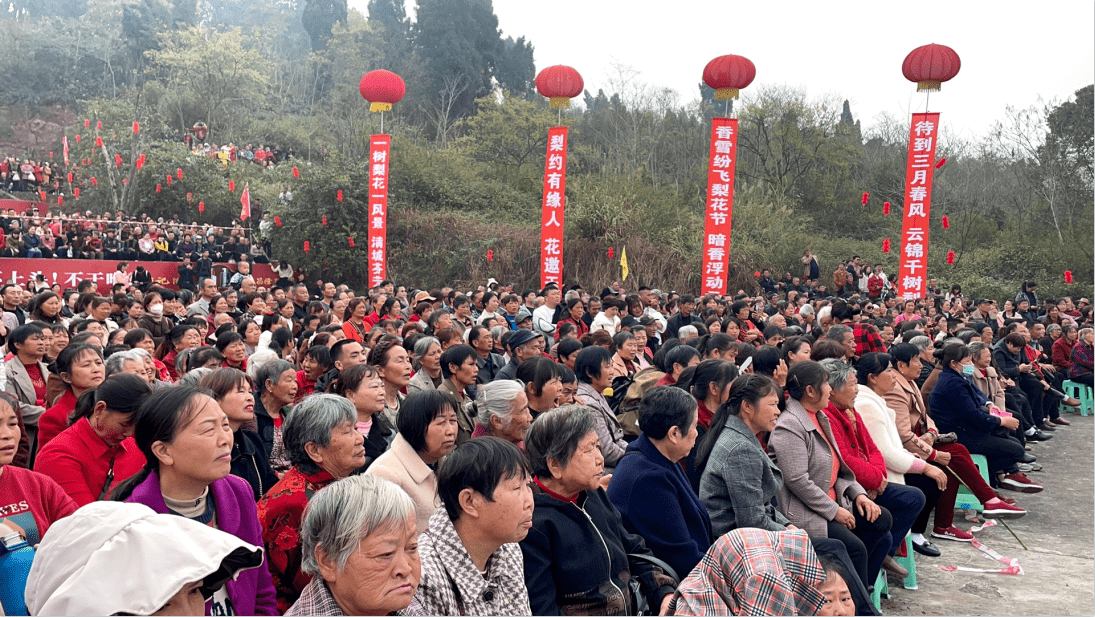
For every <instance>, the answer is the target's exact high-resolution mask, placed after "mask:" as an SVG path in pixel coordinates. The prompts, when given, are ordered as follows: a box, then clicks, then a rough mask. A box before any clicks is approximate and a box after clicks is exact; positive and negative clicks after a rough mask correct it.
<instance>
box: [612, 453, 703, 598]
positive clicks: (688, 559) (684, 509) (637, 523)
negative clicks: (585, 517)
mask: <svg viewBox="0 0 1095 617" xmlns="http://www.w3.org/2000/svg"><path fill="white" fill-rule="evenodd" d="M608 498H609V500H610V501H612V505H614V506H616V509H617V510H619V511H620V515H621V516H622V517H623V521H624V527H626V528H627V530H628V531H630V532H631V533H634V534H636V535H639V536H642V537H643V539H644V540H646V545H647V547H649V548H650V551H651V552H652V553H654V556H655V557H658V558H660V559H662V560H664V561H665V562H666V563H668V564H669V565H670V566H672V567H673V569H674V570H676V571H677V576H679V577H681V578H682V579H683V578H685V577H687V576H688V573H689V572H691V571H692V569H693V568H695V567H696V564H697V563H699V562H700V559H702V558H703V555H704V553H706V552H707V549H708V548H710V547H711V542H712V539H711V519H710V517H708V515H707V508H705V507H704V506H703V503H702V502H701V501H700V498H699V496H698V495H696V493H695V491H693V490H692V485H691V484H690V483H689V481H688V476H686V475H685V473H684V469H682V468H681V466H680V465H679V464H674V463H671V462H669V459H667V458H665V456H664V455H662V453H661V452H659V451H658V448H656V447H655V446H654V444H653V443H651V442H650V440H649V439H647V437H646V435H640V436H639V438H638V439H636V440H635V441H634V442H632V443H631V444H630V445H628V447H627V452H626V453H625V454H624V456H623V457H621V458H620V461H619V462H618V463H617V464H616V470H615V472H613V474H612V482H610V483H609V485H608Z"/></svg>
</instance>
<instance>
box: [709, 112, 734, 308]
mask: <svg viewBox="0 0 1095 617" xmlns="http://www.w3.org/2000/svg"><path fill="white" fill-rule="evenodd" d="M737 153H738V121H737V120H736V119H731V118H715V119H713V120H712V122H711V159H710V163H709V166H708V170H707V211H706V214H705V215H704V225H703V285H702V286H701V293H702V294H703V295H707V294H717V295H720V296H722V295H725V294H726V271H727V268H728V266H729V263H730V255H729V251H730V226H731V221H732V219H733V216H734V169H735V168H736V166H737Z"/></svg>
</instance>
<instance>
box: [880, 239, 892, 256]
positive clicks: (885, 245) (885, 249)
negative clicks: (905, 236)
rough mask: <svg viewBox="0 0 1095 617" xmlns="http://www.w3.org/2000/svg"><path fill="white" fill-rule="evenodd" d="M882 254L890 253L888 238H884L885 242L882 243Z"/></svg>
mask: <svg viewBox="0 0 1095 617" xmlns="http://www.w3.org/2000/svg"><path fill="white" fill-rule="evenodd" d="M882 252H883V253H889V252H890V239H889V238H886V239H885V240H883V241H882Z"/></svg>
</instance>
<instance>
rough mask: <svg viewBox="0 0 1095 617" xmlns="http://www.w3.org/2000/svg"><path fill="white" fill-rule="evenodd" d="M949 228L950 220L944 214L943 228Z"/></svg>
mask: <svg viewBox="0 0 1095 617" xmlns="http://www.w3.org/2000/svg"><path fill="white" fill-rule="evenodd" d="M950 228H951V220H950V219H949V218H947V217H945V216H944V217H943V229H950Z"/></svg>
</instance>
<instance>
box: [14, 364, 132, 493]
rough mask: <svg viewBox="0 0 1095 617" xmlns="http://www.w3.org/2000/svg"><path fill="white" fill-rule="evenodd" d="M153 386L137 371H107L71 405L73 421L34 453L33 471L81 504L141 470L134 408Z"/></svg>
mask: <svg viewBox="0 0 1095 617" xmlns="http://www.w3.org/2000/svg"><path fill="white" fill-rule="evenodd" d="M150 392H152V389H151V388H150V387H149V386H148V381H147V380H145V379H142V378H141V377H139V376H137V375H131V374H119V375H112V376H111V377H110V378H109V379H107V380H106V381H104V382H103V383H102V385H100V386H99V387H98V388H96V389H94V390H88V391H87V392H85V393H84V394H83V395H82V396H81V397H80V400H79V402H78V403H77V404H76V409H75V411H74V412H73V416H74V417H75V418H76V421H75V422H73V423H72V425H71V426H69V427H68V428H67V429H65V430H64V431H62V432H61V434H60V435H58V436H57V437H56V438H54V439H53V440H52V441H50V442H49V444H48V445H47V446H46V447H44V448H42V450H41V451H40V452H39V453H38V458H37V460H36V461H35V463H34V470H35V471H37V472H39V473H42V474H45V475H47V476H49V477H50V478H53V479H54V480H55V481H56V482H57V484H59V485H61V488H63V489H64V490H65V492H66V493H68V496H69V497H71V498H72V500H73V501H75V502H76V505H77V506H83V505H86V504H89V503H91V502H93V501H97V500H100V499H104V498H105V497H106V496H107V495H109V494H110V491H111V490H112V489H113V488H114V486H116V485H117V484H119V483H121V482H122V481H123V480H126V479H127V478H129V477H130V476H132V475H133V474H135V473H137V472H138V471H140V469H141V467H143V466H144V462H145V461H144V456H143V455H142V454H141V452H140V450H138V449H137V444H136V442H134V441H133V439H132V435H133V412H135V411H137V408H138V407H140V404H141V401H142V400H144V397H145V396H147V395H148V394H149V393H150Z"/></svg>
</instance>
